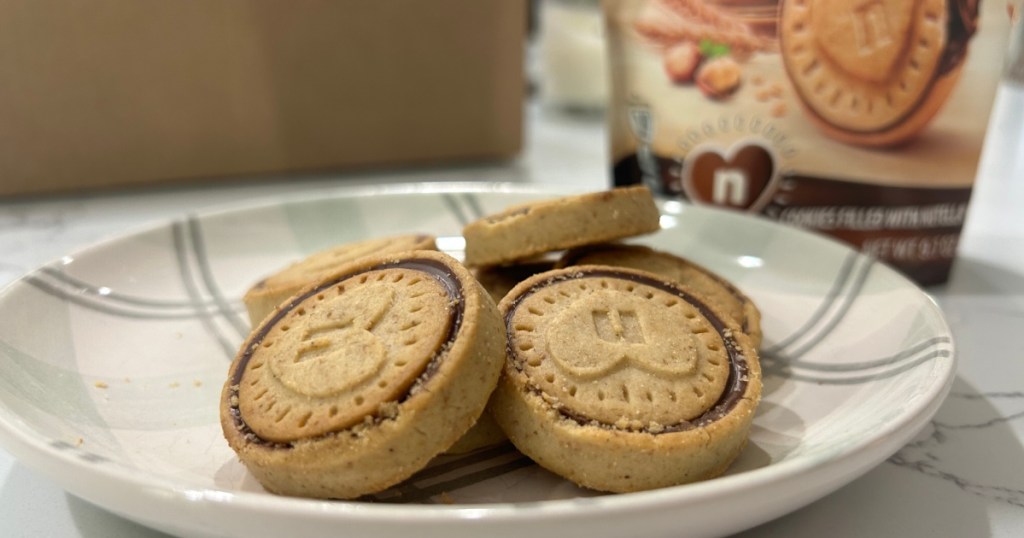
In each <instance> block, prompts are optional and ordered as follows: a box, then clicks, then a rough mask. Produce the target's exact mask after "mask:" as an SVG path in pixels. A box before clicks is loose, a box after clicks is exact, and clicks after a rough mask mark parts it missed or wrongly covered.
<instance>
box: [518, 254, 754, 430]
mask: <svg viewBox="0 0 1024 538" xmlns="http://www.w3.org/2000/svg"><path fill="white" fill-rule="evenodd" d="M602 277H607V278H617V279H622V280H629V281H631V282H636V283H638V284H643V285H645V286H650V287H652V288H657V289H660V290H662V291H665V292H668V293H671V294H672V295H675V296H676V297H679V298H680V299H682V300H683V301H686V302H687V303H689V304H691V305H693V306H694V307H696V308H697V311H699V312H700V313H701V315H703V316H704V317H705V318H707V320H708V321H709V322H710V323H711V326H712V327H713V328H714V329H715V332H717V333H718V335H719V336H720V337H721V338H722V341H723V342H724V343H725V349H726V352H727V354H728V356H729V378H728V379H727V380H726V383H725V390H724V391H723V392H722V395H721V396H719V398H718V401H716V402H715V404H714V405H712V406H711V407H710V408H709V409H708V410H707V411H705V412H704V414H702V415H700V416H699V417H697V418H695V419H693V420H684V421H681V422H678V423H676V424H667V425H664V427H663V428H662V429H659V430H658V431H656V432H655V431H652V430H650V429H646V428H644V429H642V430H639V431H643V432H646V433H650V434H654V435H660V434H663V433H673V432H681V431H686V430H690V429H693V428H698V427H703V426H706V425H707V424H710V423H712V422H715V421H717V420H720V419H721V418H722V417H725V416H726V415H728V414H729V412H730V411H732V410H733V408H735V407H736V404H737V403H738V402H739V401H740V400H742V399H743V395H744V394H745V393H746V391H747V385H748V373H749V371H750V367H749V365H748V364H747V357H746V356H745V355H743V353H742V352H740V350H739V345H738V344H737V343H736V340H735V339H734V338H733V336H732V334H731V331H729V330H728V328H727V327H726V326H725V323H724V322H723V321H722V320H721V319H720V318H719V317H718V316H717V315H715V313H714V312H713V311H712V310H711V309H710V308H709V307H708V306H707V305H706V304H704V302H703V301H701V300H700V299H698V298H697V297H695V296H694V295H692V294H690V293H687V292H686V291H684V290H682V289H680V288H679V287H677V286H675V285H674V284H672V283H671V282H665V281H662V280H657V279H654V278H650V277H647V276H644V275H639V274H635V273H629V272H626V271H617V270H614V269H603V268H596V267H586V266H580V267H579V268H573V271H572V272H571V273H568V274H560V275H557V276H553V277H551V278H549V279H547V280H544V281H543V282H541V283H539V284H537V285H536V286H533V287H531V288H529V289H527V290H526V291H525V292H523V293H522V294H520V295H519V296H518V297H516V298H515V300H514V301H513V302H512V304H511V306H510V307H509V309H508V312H507V313H506V314H505V333H506V334H507V335H508V342H507V344H506V346H507V347H506V353H507V354H508V356H510V357H514V356H515V354H516V351H515V348H514V346H513V344H512V334H513V333H514V329H513V324H512V318H513V317H515V313H516V310H518V308H519V305H521V304H522V302H523V300H524V299H525V298H526V297H529V296H530V295H533V294H534V293H536V292H537V291H539V290H540V289H542V288H545V287H547V286H550V285H552V284H554V283H556V282H564V281H567V280H578V279H583V278H602ZM517 369H519V370H520V371H522V370H521V368H520V367H519V366H518V365H517ZM528 388H529V389H530V390H531V391H533V392H534V393H535V394H538V395H539V394H542V393H543V391H541V389H539V388H538V387H535V386H533V385H532V384H531V385H529V386H528ZM557 411H558V413H559V414H561V415H562V416H563V417H565V418H567V419H569V420H572V421H573V422H576V423H577V424H580V425H581V426H585V425H591V424H595V423H596V424H598V425H600V426H601V427H604V428H609V429H614V430H622V428H619V427H617V426H615V425H614V424H608V423H606V422H601V421H597V420H595V419H591V418H589V417H585V416H581V415H579V414H576V413H572V412H571V411H568V410H566V409H565V408H564V407H559V408H557ZM627 431H632V430H627Z"/></svg>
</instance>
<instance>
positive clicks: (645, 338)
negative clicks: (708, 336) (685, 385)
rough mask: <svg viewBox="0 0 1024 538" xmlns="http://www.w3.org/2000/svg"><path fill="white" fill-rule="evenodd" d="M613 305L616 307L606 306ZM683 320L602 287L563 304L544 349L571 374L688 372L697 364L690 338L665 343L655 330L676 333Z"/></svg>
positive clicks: (672, 374) (664, 375)
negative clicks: (634, 370)
mask: <svg viewBox="0 0 1024 538" xmlns="http://www.w3.org/2000/svg"><path fill="white" fill-rule="evenodd" d="M610 305H614V306H610ZM680 324H681V322H680V321H679V320H677V319H668V318H666V316H664V315H663V313H661V312H659V311H658V309H657V306H656V305H653V304H651V303H650V302H649V301H644V300H643V299H640V298H638V297H633V296H630V295H627V294H623V293H616V292H611V291H600V292H595V293H593V294H590V295H588V296H586V297H584V298H582V299H580V300H578V301H576V302H574V303H572V304H571V305H569V306H568V307H566V308H565V309H564V310H562V311H561V312H559V313H558V314H557V315H556V318H555V319H554V320H553V321H552V322H551V329H550V332H549V333H548V352H549V354H550V357H551V359H553V360H554V362H555V363H556V364H558V366H559V369H560V370H561V371H562V372H563V373H565V374H567V375H569V376H570V377H572V378H575V379H595V378H600V377H602V376H605V375H607V374H609V373H611V372H613V371H615V370H617V369H620V368H635V369H638V370H641V371H645V372H648V373H651V374H654V375H656V376H659V377H662V378H679V377H685V376H687V375H690V374H692V373H693V372H694V370H695V368H696V366H697V351H696V349H697V346H696V343H695V342H694V340H693V337H692V336H690V337H688V338H684V339H683V340H684V341H683V342H677V345H673V346H665V345H661V342H659V341H658V339H657V338H651V335H654V334H675V333H678V332H679V325H680Z"/></svg>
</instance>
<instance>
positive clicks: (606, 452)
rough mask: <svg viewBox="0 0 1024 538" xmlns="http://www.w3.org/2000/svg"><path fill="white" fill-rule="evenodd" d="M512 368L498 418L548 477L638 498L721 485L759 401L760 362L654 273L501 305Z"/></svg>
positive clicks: (513, 296)
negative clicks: (709, 482)
mask: <svg viewBox="0 0 1024 538" xmlns="http://www.w3.org/2000/svg"><path fill="white" fill-rule="evenodd" d="M499 310H500V311H501V313H502V315H503V317H504V320H505V330H506V332H507V337H508V352H507V353H508V357H507V359H506V363H505V369H504V372H503V374H502V378H501V380H500V381H499V383H498V388H497V389H496V390H495V393H494V395H493V397H492V399H491V407H490V410H491V413H492V414H493V415H494V418H495V420H496V421H497V422H498V424H499V425H500V426H501V427H502V429H503V430H504V431H505V433H506V435H508V437H509V439H510V440H511V441H512V443H513V444H514V445H515V446H516V447H517V448H518V449H519V450H520V451H522V452H523V453H524V454H526V455H527V456H529V457H530V458H532V459H533V460H534V461H536V462H537V463H538V464H539V465H541V466H543V467H545V468H547V469H548V470H550V471H552V472H554V473H556V474H559V475H561V476H562V477H564V478H566V479H568V480H571V481H572V482H575V483H576V484H579V485H581V486H584V487H588V488H592V489H595V490H601V491H610V492H628V491H638V490H646V489H652V488H658V487H664V486H672V485H676V484H683V483H688V482H693V481H697V480H703V479H708V478H712V477H715V476H718V475H720V474H722V473H723V472H725V470H726V469H727V468H728V466H729V465H730V464H731V462H732V461H733V460H734V459H735V458H736V457H737V456H738V455H739V453H740V452H741V450H742V449H743V447H744V446H745V444H746V441H747V436H748V430H749V427H750V424H751V420H752V418H753V415H754V410H755V408H756V407H757V404H758V402H759V400H760V395H761V371H760V365H759V362H758V356H757V352H756V351H755V350H754V348H753V347H752V346H751V344H750V340H749V339H748V337H747V336H746V335H745V334H743V333H742V332H741V331H740V330H739V326H738V325H736V323H735V322H734V321H732V320H731V319H730V318H728V317H727V316H725V315H723V314H720V313H719V312H718V311H717V310H716V309H715V308H714V307H712V306H711V305H709V304H706V303H704V302H702V301H701V300H700V299H699V298H698V297H696V296H695V295H692V294H691V293H689V292H687V291H685V290H684V289H682V288H680V287H677V286H675V285H674V284H672V283H670V282H668V281H666V280H664V279H663V278H662V277H659V276H657V275H655V274H653V273H647V272H643V271H637V270H633V269H626V268H619V267H610V266H595V265H587V266H576V267H570V268H566V269H557V270H553V271H550V272H547V273H542V274H539V275H536V276H534V277H532V278H530V279H528V280H526V281H524V282H523V283H521V284H520V285H519V286H517V287H516V288H515V289H513V290H512V291H511V292H510V293H509V294H508V295H507V296H506V297H505V298H504V299H503V300H502V302H501V303H500V304H499Z"/></svg>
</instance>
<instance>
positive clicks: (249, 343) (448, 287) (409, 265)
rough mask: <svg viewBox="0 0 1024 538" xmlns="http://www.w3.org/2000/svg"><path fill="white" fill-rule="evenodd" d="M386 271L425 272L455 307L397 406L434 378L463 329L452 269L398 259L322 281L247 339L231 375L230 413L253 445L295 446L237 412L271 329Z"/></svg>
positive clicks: (460, 294)
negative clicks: (335, 289)
mask: <svg viewBox="0 0 1024 538" xmlns="http://www.w3.org/2000/svg"><path fill="white" fill-rule="evenodd" d="M387 269H410V270H413V271H421V272H423V273H426V274H427V275H429V276H430V277H431V278H433V279H435V280H437V281H438V282H439V283H440V284H441V285H442V286H443V287H444V289H445V292H446V293H447V294H448V297H449V299H450V304H451V305H452V307H453V308H452V309H451V310H450V312H449V315H450V316H451V323H449V324H448V333H447V334H446V335H445V337H444V340H443V342H442V344H441V345H440V346H438V348H437V351H436V352H435V353H434V356H433V357H431V358H430V360H429V361H428V362H427V365H426V367H425V368H424V369H423V371H422V372H421V373H420V375H419V376H418V377H417V378H416V381H415V382H413V384H412V385H411V386H410V388H409V390H408V391H406V393H405V394H403V395H402V396H401V397H400V398H399V399H398V400H397V403H399V404H400V403H402V402H404V401H405V400H407V399H408V398H409V396H410V395H411V394H412V393H413V392H414V391H416V389H417V387H420V386H422V385H423V383H426V382H427V381H428V380H429V379H430V378H431V377H433V375H434V374H435V373H436V372H437V370H438V369H439V368H440V367H441V361H442V360H443V358H444V355H445V354H446V353H447V351H448V349H449V347H451V344H452V342H454V341H455V339H456V337H457V336H458V334H459V329H460V328H461V327H462V319H463V316H464V313H465V308H466V305H465V301H464V300H463V299H464V295H463V290H462V283H461V282H459V279H458V277H457V276H456V275H455V273H453V272H452V270H451V268H449V267H448V266H446V265H445V264H443V263H441V262H439V261H436V260H429V259H420V260H417V259H411V260H397V261H391V262H385V263H381V264H379V265H375V266H372V267H368V268H365V269H362V270H359V271H356V272H354V273H348V274H345V275H341V276H338V277H337V278H333V279H330V280H328V281H325V282H322V283H321V284H320V285H319V286H317V287H315V288H313V289H311V290H309V291H307V292H306V293H303V294H302V295H299V296H297V297H295V298H293V299H292V300H291V301H290V302H289V303H288V304H287V305H286V306H285V307H284V308H282V309H280V310H278V311H277V312H276V313H274V316H273V317H272V318H271V319H269V320H268V321H267V322H266V323H263V324H262V325H261V326H260V328H259V330H258V331H257V332H256V333H254V334H253V335H252V336H251V337H250V338H249V339H248V340H246V342H245V344H244V345H245V351H244V352H243V353H242V356H241V357H240V358H239V359H238V363H237V364H236V365H235V369H234V370H233V371H232V372H231V385H230V388H229V394H228V398H229V402H230V403H229V412H230V413H231V417H232V419H233V420H234V423H235V428H237V429H238V431H239V432H240V433H241V434H242V435H243V436H245V437H246V438H247V439H248V440H249V441H250V442H252V443H255V444H260V445H264V446H267V447H271V448H290V447H291V446H292V445H291V444H290V443H278V442H272V441H267V440H266V439H263V438H262V437H260V436H259V435H258V434H257V433H256V432H254V431H253V430H252V428H250V427H249V425H248V424H246V422H245V419H243V418H242V413H241V411H240V410H239V409H238V385H239V384H240V383H241V382H242V374H244V373H245V369H246V367H247V366H248V364H249V361H250V360H251V359H252V354H253V351H255V350H256V349H258V348H259V347H260V344H262V343H263V339H264V338H265V337H266V336H267V334H268V333H269V332H270V329H271V328H273V327H274V326H275V325H277V323H278V322H279V321H281V320H282V319H284V317H285V316H287V315H288V313H289V312H291V311H292V310H294V309H295V307H297V306H298V305H299V304H301V303H302V302H303V301H305V300H306V299H308V298H310V297H312V296H314V295H316V294H318V293H320V292H322V291H324V290H326V289H328V288H330V287H332V286H334V285H336V284H338V283H340V282H342V281H345V280H348V279H350V278H353V277H356V276H359V275H361V274H364V273H369V272H371V271H380V270H387ZM371 419H372V421H373V422H374V423H378V422H381V421H382V420H384V417H380V416H376V415H374V416H371ZM336 433H338V432H331V433H327V434H324V435H322V436H320V437H327V436H330V435H334V434H336Z"/></svg>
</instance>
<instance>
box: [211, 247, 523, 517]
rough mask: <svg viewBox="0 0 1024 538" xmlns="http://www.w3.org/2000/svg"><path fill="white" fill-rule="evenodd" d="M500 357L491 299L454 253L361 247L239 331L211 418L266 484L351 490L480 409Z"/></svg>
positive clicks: (404, 462) (393, 476) (315, 493)
mask: <svg viewBox="0 0 1024 538" xmlns="http://www.w3.org/2000/svg"><path fill="white" fill-rule="evenodd" d="M504 355H505V339H504V331H503V330H502V322H501V318H500V316H499V314H498V312H497V308H496V306H495V304H494V301H493V300H492V299H491V298H490V296H488V295H487V293H486V292H485V291H484V290H483V288H482V287H481V286H480V285H479V284H478V283H477V282H476V280H474V279H473V277H472V275H471V274H470V273H469V271H468V270H467V269H466V268H465V267H463V266H462V265H461V264H460V263H458V262H457V261H456V260H455V259H454V258H452V257H450V256H448V255H446V254H442V253H440V252H436V251H408V252H404V253H399V254H386V255H377V256H369V257H363V258H360V259H359V260H357V261H355V262H352V263H350V264H347V265H345V266H343V267H342V268H339V269H336V270H335V272H333V273H331V274H329V275H328V276H326V277H324V278H323V279H322V280H321V281H319V282H317V283H315V284H313V285H311V286H310V287H307V288H305V289H304V290H302V291H300V292H299V293H298V294H297V295H295V296H294V297H293V298H292V299H290V300H289V301H288V303H287V304H284V305H282V306H281V307H280V308H278V309H277V310H275V311H274V313H273V314H272V315H271V316H269V317H268V318H266V319H265V320H264V321H263V322H262V323H261V324H260V325H259V326H258V327H257V328H256V329H255V330H254V331H253V333H252V334H251V335H250V336H249V338H248V339H247V340H246V341H245V343H244V344H243V345H242V347H241V349H240V351H239V353H238V355H237V356H236V357H235V359H234V361H233V362H232V365H231V367H230V370H229V374H228V380H227V381H226V382H225V385H224V389H223V392H222V398H221V405H220V416H221V426H222V429H223V432H224V436H225V438H226V439H227V441H228V444H229V445H230V446H231V448H232V449H234V450H235V452H237V453H238V456H239V458H240V459H241V461H242V463H243V464H245V466H246V467H247V468H248V469H249V471H250V472H251V473H252V475H253V476H255V477H256V479H257V480H258V481H259V482H260V483H261V484H262V485H263V486H264V487H265V488H266V489H267V490H269V491H271V492H275V493H280V494H284V495H295V496H304V497H316V498H340V499H349V498H355V497H359V496H361V495H365V494H369V493H373V492H377V491H380V490H383V489H385V488H387V487H389V486H391V485H393V484H396V483H398V482H399V481H401V480H403V479H405V478H407V477H409V476H410V475H412V474H413V473H414V472H416V471H417V470H419V469H422V468H423V467H424V466H425V465H426V464H427V462H428V461H429V460H430V459H431V458H432V457H434V456H435V455H437V454H439V453H441V452H443V451H444V450H446V449H448V448H449V447H451V446H452V445H453V444H454V443H455V442H456V440H458V439H459V437H460V436H462V435H463V434H464V433H465V432H466V431H467V430H468V429H469V428H470V426H472V425H473V424H474V423H475V422H476V421H477V419H478V418H479V417H480V415H481V413H482V412H483V410H484V407H485V405H486V404H487V401H488V398H489V396H490V394H491V392H492V390H493V389H494V386H495V384H496V383H497V379H498V375H499V373H500V371H501V368H502V363H503V361H504Z"/></svg>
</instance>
